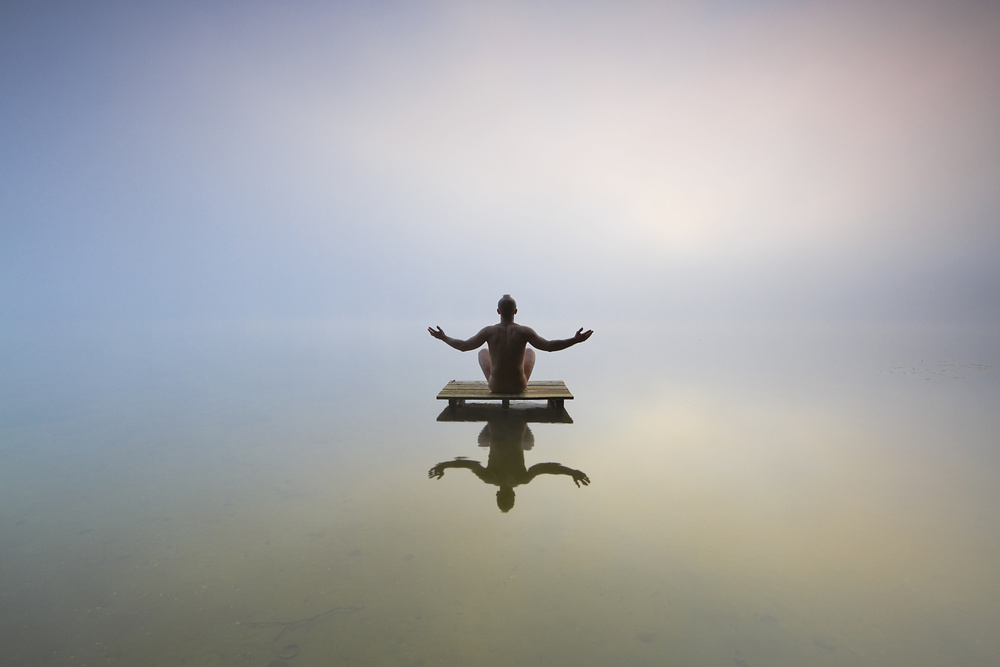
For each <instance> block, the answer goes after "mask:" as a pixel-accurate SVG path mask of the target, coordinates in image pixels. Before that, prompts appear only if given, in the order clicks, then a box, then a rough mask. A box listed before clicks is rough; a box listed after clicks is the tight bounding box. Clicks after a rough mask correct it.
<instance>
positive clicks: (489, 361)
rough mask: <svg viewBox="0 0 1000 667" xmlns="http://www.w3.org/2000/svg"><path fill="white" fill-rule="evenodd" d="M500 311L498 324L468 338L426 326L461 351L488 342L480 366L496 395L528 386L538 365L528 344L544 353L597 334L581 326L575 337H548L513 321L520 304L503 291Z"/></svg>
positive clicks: (519, 390) (481, 356)
mask: <svg viewBox="0 0 1000 667" xmlns="http://www.w3.org/2000/svg"><path fill="white" fill-rule="evenodd" d="M497 313H499V314H500V323H499V324H493V325H491V326H488V327H483V329H482V330H480V332H479V333H477V334H476V335H475V336H473V337H472V338H470V339H468V340H459V339H457V338H452V337H450V336H446V335H445V333H444V331H442V330H441V327H438V328H437V329H432V328H430V327H427V331H429V332H430V334H431V335H432V336H434V337H435V338H438V339H440V340H443V341H444V342H446V343H448V345H451V346H452V347H453V348H455V349H456V350H461V351H462V352H466V351H468V350H475V349H476V348H478V347H480V346H481V345H482V344H483V343H486V345H487V349H485V350H480V351H479V366H480V367H481V368H482V369H483V374H484V375H486V382H487V384H489V386H490V391H492V392H493V393H495V394H520V393H521V392H523V391H524V389H525V388H526V387H527V386H528V378H530V377H531V371H532V369H533V368H534V367H535V351H534V350H532V349H531V348H529V347H528V345H529V344H530V345H531V346H532V347H534V348H537V349H539V350H544V351H545V352H555V351H557V350H565V349H566V348H567V347H569V346H571V345H576V344H577V343H582V342H583V341H585V340H587V339H588V338H590V336H591V334H593V333H594V332H593V331H584V330H583V329H582V328H581V329H580V330H579V331H577V332H576V334H575V335H574V336H573V337H572V338H567V339H565V340H545V339H544V338H542V337H541V336H539V335H538V334H537V333H535V330H534V329H532V328H531V327H526V326H522V325H520V324H515V323H514V315H515V314H516V313H517V303H515V302H514V299H512V298H511V297H510V294H504V295H503V297H502V298H501V299H500V301H499V302H498V303H497Z"/></svg>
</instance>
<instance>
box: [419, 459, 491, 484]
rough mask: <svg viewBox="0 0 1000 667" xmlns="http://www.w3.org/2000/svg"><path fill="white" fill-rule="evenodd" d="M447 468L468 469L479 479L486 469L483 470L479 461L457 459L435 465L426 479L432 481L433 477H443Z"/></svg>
mask: <svg viewBox="0 0 1000 667" xmlns="http://www.w3.org/2000/svg"><path fill="white" fill-rule="evenodd" d="M448 468H468V469H469V470H471V471H472V472H473V473H475V475H476V477H479V478H480V479H482V477H483V475H484V474H485V473H486V469H485V468H483V464H482V463H480V462H479V461H470V460H468V459H466V458H462V457H458V458H456V459H455V460H454V461H445V462H444V463H439V464H437V465H436V466H434V467H433V468H431V469H430V470H429V471H428V472H427V477H428V478H430V479H434V478H435V477H437V478H438V479H441V478H442V477H444V471H445V470H447V469H448Z"/></svg>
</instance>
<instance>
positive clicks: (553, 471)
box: [527, 463, 590, 486]
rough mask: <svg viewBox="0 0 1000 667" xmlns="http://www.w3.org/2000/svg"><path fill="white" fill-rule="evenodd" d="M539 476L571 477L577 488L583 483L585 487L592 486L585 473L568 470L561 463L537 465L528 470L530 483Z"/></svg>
mask: <svg viewBox="0 0 1000 667" xmlns="http://www.w3.org/2000/svg"><path fill="white" fill-rule="evenodd" d="M538 475H569V476H570V477H572V478H573V482H574V483H575V484H576V485H577V486H580V484H581V483H582V484H583V485H584V486H587V485H588V484H590V478H589V477H587V475H585V474H584V473H583V472H581V471H579V470H574V469H573V468H568V467H566V466H564V465H561V464H559V463H536V464H535V465H533V466H531V467H530V468H528V473H527V476H528V480H529V481H530V480H532V479H534V478H535V477H537V476H538Z"/></svg>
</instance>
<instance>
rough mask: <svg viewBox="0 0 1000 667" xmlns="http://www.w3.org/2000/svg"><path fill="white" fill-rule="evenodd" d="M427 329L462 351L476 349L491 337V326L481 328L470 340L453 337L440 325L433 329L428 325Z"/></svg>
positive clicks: (439, 338)
mask: <svg viewBox="0 0 1000 667" xmlns="http://www.w3.org/2000/svg"><path fill="white" fill-rule="evenodd" d="M427 331H429V332H430V334H431V335H432V336H434V337H435V338H437V339H438V340H443V341H444V342H445V343H447V344H448V345H451V346H452V347H453V348H455V349H456V350H460V351H462V352H468V351H469V350H475V349H476V348H477V347H480V346H481V345H482V344H483V343H485V342H486V339H487V338H488V337H489V327H484V328H482V329H480V331H479V333H477V334H476V335H475V336H473V337H472V338H469V339H468V340H460V339H458V338H452V337H451V336H448V335H446V334H445V332H444V331H443V330H442V329H441V327H438V328H437V329H431V328H430V327H427Z"/></svg>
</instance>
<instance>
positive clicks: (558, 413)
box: [437, 403, 573, 424]
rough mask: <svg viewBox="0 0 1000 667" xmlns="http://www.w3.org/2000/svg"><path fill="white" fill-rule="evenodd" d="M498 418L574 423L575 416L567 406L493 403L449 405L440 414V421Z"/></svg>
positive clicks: (533, 421)
mask: <svg viewBox="0 0 1000 667" xmlns="http://www.w3.org/2000/svg"><path fill="white" fill-rule="evenodd" d="M496 419H513V420H518V421H524V422H527V423H529V424H572V423H573V418H572V417H570V416H569V413H568V412H566V408H552V407H547V406H546V407H542V406H537V405H531V406H528V405H523V404H522V405H519V406H516V407H511V408H504V407H501V406H500V405H498V404H496V403H493V404H489V403H473V404H471V405H469V404H466V405H455V406H452V405H449V406H448V407H446V408H445V409H444V410H442V411H441V414H439V415H438V418H437V420H438V421H439V422H488V421H493V420H496Z"/></svg>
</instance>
